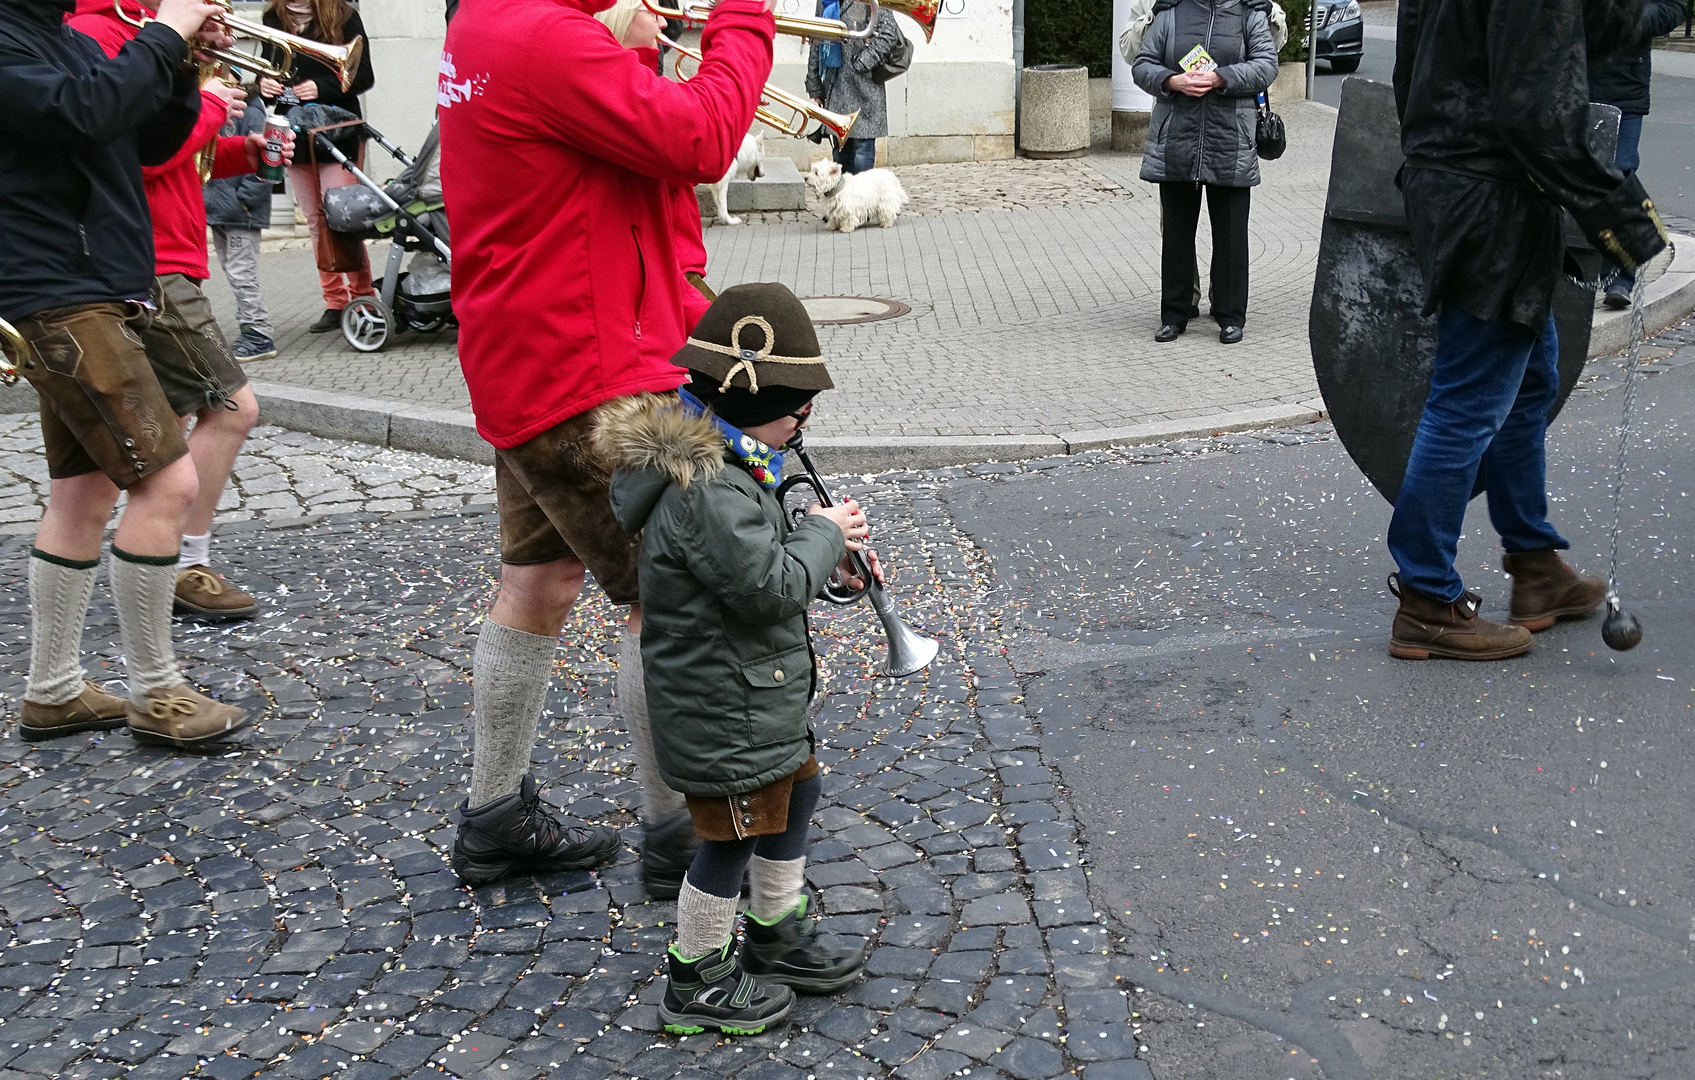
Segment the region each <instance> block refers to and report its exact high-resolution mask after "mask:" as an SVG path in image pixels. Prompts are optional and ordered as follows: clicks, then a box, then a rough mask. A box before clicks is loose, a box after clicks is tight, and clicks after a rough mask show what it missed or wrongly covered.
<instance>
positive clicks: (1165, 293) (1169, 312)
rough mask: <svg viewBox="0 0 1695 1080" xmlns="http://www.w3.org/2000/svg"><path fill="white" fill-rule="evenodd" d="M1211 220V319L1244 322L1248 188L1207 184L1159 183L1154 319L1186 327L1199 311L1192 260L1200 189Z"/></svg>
mask: <svg viewBox="0 0 1695 1080" xmlns="http://www.w3.org/2000/svg"><path fill="white" fill-rule="evenodd" d="M1203 186H1204V187H1205V188H1206V200H1207V217H1209V218H1211V219H1212V293H1211V298H1212V299H1211V303H1212V317H1213V318H1214V319H1216V320H1218V325H1219V326H1246V325H1247V322H1248V193H1249V191H1251V190H1252V189H1250V188H1245V187H1244V188H1234V187H1215V186H1213V185H1211V184H1206V185H1202V184H1193V183H1181V184H1161V185H1160V186H1159V207H1160V217H1161V224H1160V231H1161V236H1162V239H1161V244H1160V303H1159V321H1160V322H1161V323H1162V324H1166V325H1172V326H1187V325H1189V320H1190V319H1192V318H1194V317H1195V316H1196V315H1199V314H1200V313H1201V309H1200V306H1199V305H1200V298H1201V276H1200V271H1199V269H1198V268H1197V266H1196V263H1195V230H1196V229H1197V228H1198V227H1199V226H1200V223H1201V189H1202V187H1203Z"/></svg>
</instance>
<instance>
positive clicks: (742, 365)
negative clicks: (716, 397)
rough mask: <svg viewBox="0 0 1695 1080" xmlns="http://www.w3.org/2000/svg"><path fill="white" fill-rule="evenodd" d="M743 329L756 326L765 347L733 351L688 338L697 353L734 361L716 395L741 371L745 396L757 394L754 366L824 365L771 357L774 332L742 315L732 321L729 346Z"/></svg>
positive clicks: (799, 358) (812, 359) (803, 359)
mask: <svg viewBox="0 0 1695 1080" xmlns="http://www.w3.org/2000/svg"><path fill="white" fill-rule="evenodd" d="M744 326H757V327H759V328H760V329H761V330H763V331H765V344H764V345H762V346H760V347H759V348H758V349H737V348H733V347H731V346H729V345H719V344H718V343H717V342H713V341H702V340H700V339H699V338H697V337H690V338H689V344H690V345H693V346H694V347H695V348H697V349H705V350H706V351H707V352H715V353H719V354H721V355H723V356H733V357H735V358H736V363H734V364H732V365H731V366H730V370H729V371H728V372H726V373H725V375H724V381H723V382H722V383H719V384H718V392H719V393H720V394H722V393H724V392H725V391H727V390H729V389H730V384H731V383H732V382H733V381H734V380H735V378H736V374H737V373H738V372H741V371H746V372H747V391H748V393H750V394H757V393H759V374H758V372H757V370H756V369H755V368H754V365H755V364H822V363H823V362H824V358H823V357H822V356H775V355H773V354H772V352H771V350H772V348H773V347H775V346H776V344H777V332H776V331H775V330H773V329H771V324H770V323H768V322H766V321H765V320H764V319H763V318H761V317H760V316H758V315H743V316H742V317H741V318H739V319H737V320H736V325H735V326H733V327H731V328H730V340H731V341H732V342H739V341H741V339H742V327H744Z"/></svg>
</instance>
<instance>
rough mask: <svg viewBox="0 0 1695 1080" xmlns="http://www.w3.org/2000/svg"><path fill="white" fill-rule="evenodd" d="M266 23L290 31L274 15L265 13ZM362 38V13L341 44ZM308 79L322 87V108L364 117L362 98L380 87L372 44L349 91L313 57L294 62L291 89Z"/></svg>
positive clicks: (349, 21) (351, 23) (350, 23)
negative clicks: (361, 105)
mask: <svg viewBox="0 0 1695 1080" xmlns="http://www.w3.org/2000/svg"><path fill="white" fill-rule="evenodd" d="M264 22H265V25H266V26H272V27H275V28H277V29H278V30H283V29H286V27H284V26H283V24H282V20H280V19H278V18H277V17H276V15H275V14H273V13H272V12H270V11H266V12H265V18H264ZM306 36H307V37H311V38H313V40H316V37H315V36H314V35H313V34H310V33H308V34H307V35H306ZM358 37H365V24H364V23H363V22H361V21H360V19H359V13H358V12H357V11H355V12H353V13H352V14H350V15H349V16H348V17H347V25H346V26H343V27H342V28H341V44H344V45H345V44H347V43H349V42H351V41H352V40H353V39H354V38H358ZM307 79H311V80H312V81H313V82H314V83H317V84H318V103H319V104H321V105H334V106H335V107H337V108H339V109H346V110H347V111H348V112H350V113H352V114H353V115H354V116H361V117H362V116H364V115H365V113H364V110H362V109H360V108H359V95H360V94H363V93H364V92H365V91H367V90H369V89H370V88H371V87H373V86H375V85H377V73H376V69H375V68H373V67H372V66H371V42H370V40H369V39H367V40H366V41H365V48H364V51H363V52H362V53H361V55H360V58H359V70H358V72H356V73H355V74H354V76H353V85H352V86H350V87H348V88H347V90H345V91H344V90H342V88H341V79H340V77H339V76H337V75H336V73H335V72H334V71H332V70H330V68H329V66H328V65H326V64H320V63H318V61H316V60H314V59H312V58H311V57H309V56H299V55H297V56H295V58H294V74H293V76H292V77H291V78H290V79H289V80H288V82H289V85H291V86H292V85H294V84H295V83H299V82H303V81H305V80H307ZM305 150H306V148H305V147H304V146H302V147H300V151H301V155H300V160H301V161H305V160H306V154H305Z"/></svg>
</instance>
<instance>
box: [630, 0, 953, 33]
mask: <svg viewBox="0 0 1695 1080" xmlns="http://www.w3.org/2000/svg"><path fill="white" fill-rule="evenodd" d="M642 3H643V5H645V6H646V7H647V10H649V11H651V12H653V13H654V14H655V15H657V16H659V17H660V18H662V19H676V20H677V21H679V22H686V23H703V22H705V21H706V19H707V16H709V15H711V14H712V5H711V4H707V3H700V2H688V0H679V4H678V6H677V7H671V8H668V7H664V6H662V5H661V4H659V3H658V2H657V0H642ZM865 3H866V4H867V5H868V6H869V7H870V8H871V14H870V15H869V16H868V17H867V18H866V20H865V26H864V27H863V28H861V29H859V30H855V29H853V28H852V27H850V26H849V25H848V24H847V23H846V22H844V21H843V20H841V19H824V18H815V17H812V16H807V15H779V16H777V33H779V34H788V35H789V36H791V37H802V38H812V39H814V40H817V41H863V40H864V39H866V38H868V37H870V36H871V31H872V28H873V27H875V26H876V25H877V9H878V8H880V7H881V8H888V9H889V10H890V11H893V12H896V13H898V14H901V15H905V16H906V17H907V18H909V19H911V20H912V21H913V22H915V23H917V24H918V27H919V29H921V30H923V31H924V40H925V41H929V40H930V38H931V37H932V36H933V35H934V34H935V32H936V13H937V11H939V10H940V9H941V0H865Z"/></svg>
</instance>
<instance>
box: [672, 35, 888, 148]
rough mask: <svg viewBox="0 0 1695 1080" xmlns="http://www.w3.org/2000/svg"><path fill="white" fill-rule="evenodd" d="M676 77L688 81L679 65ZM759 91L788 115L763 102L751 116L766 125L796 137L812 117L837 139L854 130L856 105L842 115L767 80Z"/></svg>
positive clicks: (695, 53) (692, 53)
mask: <svg viewBox="0 0 1695 1080" xmlns="http://www.w3.org/2000/svg"><path fill="white" fill-rule="evenodd" d="M667 44H668V45H669V46H670V47H671V48H673V49H675V50H676V51H677V52H678V53H679V54H680V55H682V56H686V57H688V58H689V59H690V60H693V61H694V62H695V63H696V64H697V65H698V64H699V63H700V62H701V59H702V57H701V55H700V51H699V50H697V49H692V48H690V47H689V46H687V45H681V44H678V43H677V42H668V43H667ZM677 78H678V79H682V80H683V81H685V82H686V81H687V77H686V76H684V75H683V73H682V70H681V67H680V66H679V68H678V71H677ZM762 93H763V94H764V96H765V101H766V102H767V103H769V104H772V105H775V106H777V107H778V108H781V109H787V110H788V111H789V113H790V116H789V117H788V119H787V120H785V119H784V118H783V116H782V114H781V113H776V112H772V111H771V110H770V109H767V108H766V107H765V105H763V104H762V105H760V106H759V108H757V109H755V110H754V113H753V115H754V118H755V119H757V120H758V121H759V122H760V123H762V124H764V125H765V126H766V127H769V128H773V129H775V130H777V131H780V132H782V133H783V134H784V135H788V136H791V137H793V138H796V139H798V138H800V137H801V136H803V135H805V134H806V127H807V125H808V124H810V123H811V122H812V121H814V120H816V121H818V122H819V123H820V124H822V125H824V127H825V128H827V129H828V130H829V132H830V133H831V134H832V135H834V136H835V137H836V138H837V139H845V138H847V135H848V132H849V131H852V130H853V123H854V121H855V120H858V119H859V110H858V109H855V110H853V112H851V113H849V114H847V115H845V116H844V115H842V114H841V113H834V112H831V111H830V110H829V109H826V108H824V107H823V106H821V105H814V104H813V103H812V102H810V101H806V100H804V99H802V98H798V97H795V96H794V95H793V94H791V93H789V92H788V91H787V90H779V89H777V88H776V87H775V86H772V85H771V84H770V83H766V84H765V89H764V90H763V91H762Z"/></svg>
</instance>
